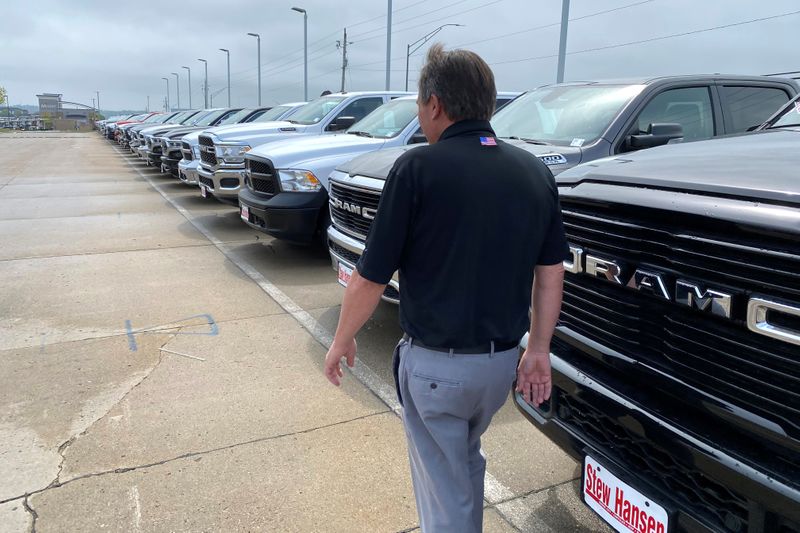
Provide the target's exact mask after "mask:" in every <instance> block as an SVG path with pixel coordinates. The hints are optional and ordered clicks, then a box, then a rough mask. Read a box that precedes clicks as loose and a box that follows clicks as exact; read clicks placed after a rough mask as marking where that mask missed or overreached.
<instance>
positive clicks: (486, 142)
mask: <svg viewBox="0 0 800 533" xmlns="http://www.w3.org/2000/svg"><path fill="white" fill-rule="evenodd" d="M481 145H483V146H497V141H496V140H495V138H494V137H481Z"/></svg>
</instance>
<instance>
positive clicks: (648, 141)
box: [628, 123, 683, 150]
mask: <svg viewBox="0 0 800 533" xmlns="http://www.w3.org/2000/svg"><path fill="white" fill-rule="evenodd" d="M674 139H683V126H681V125H680V124H677V123H674V124H673V123H660V124H659V123H653V124H650V125H649V126H647V133H645V134H644V135H631V136H630V137H629V138H628V144H629V145H630V147H631V148H632V149H633V150H641V149H643V148H653V147H655V146H661V145H663V144H667V143H669V142H670V141H672V140H674Z"/></svg>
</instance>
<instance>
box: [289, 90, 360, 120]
mask: <svg viewBox="0 0 800 533" xmlns="http://www.w3.org/2000/svg"><path fill="white" fill-rule="evenodd" d="M345 98H347V97H346V96H323V97H322V98H317V99H316V100H314V101H313V102H309V103H308V104H306V105H304V106H303V108H302V109H301V110H300V111H298V112H297V113H295V114H294V115H292V118H291V119H290V120H289V122H292V123H294V124H305V125H309V124H316V123H317V122H319V121H320V120H322V119H323V118H325V116H326V115H327V114H328V113H330V112H331V111H333V109H334V108H335V107H336V106H338V105H339V104H340V103H342V101H343V100H344V99H345Z"/></svg>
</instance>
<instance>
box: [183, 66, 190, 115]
mask: <svg viewBox="0 0 800 533" xmlns="http://www.w3.org/2000/svg"><path fill="white" fill-rule="evenodd" d="M181 68H185V69H186V70H188V71H189V85H188V87H189V109H191V108H192V69H190V68H189V67H181Z"/></svg>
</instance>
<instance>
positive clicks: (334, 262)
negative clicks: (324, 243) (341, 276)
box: [328, 226, 400, 305]
mask: <svg viewBox="0 0 800 533" xmlns="http://www.w3.org/2000/svg"><path fill="white" fill-rule="evenodd" d="M328 239H330V240H331V241H333V242H335V243H336V244H338V245H339V246H341V247H342V248H346V249H347V250H349V251H351V252H353V253H356V254H358V255H361V254H363V253H364V243H362V242H360V241H357V240H355V239H353V238H351V237H348V236H347V235H345V234H343V233H342V232H341V231H339V230H338V229H337V228H334V227H333V226H329V227H328ZM328 254H330V256H331V267H333V270H334V271H336V272H338V271H339V265H338V264H339V263H342V264H343V265H345V266H347V267H348V268H352V269H355V268H356V266H355V265H354V264H352V263H351V262H350V261H348V260H347V259H344V258H343V257H341V256H340V255H339V254H337V253H336V252H334V251H333V250H331V248H330V247H328ZM387 285H389V286H390V287H392V288H393V289H394V290H396V291H397V292H398V294H399V293H400V280H399V279H398V277H397V272H395V273H394V275H393V276H392V279H390V280H389V283H387ZM381 299H382V300H383V301H385V302H389V303H392V304H395V305H398V304H399V303H400V300H398V299H396V298H388V297H387V296H384V295H383V294H381Z"/></svg>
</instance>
